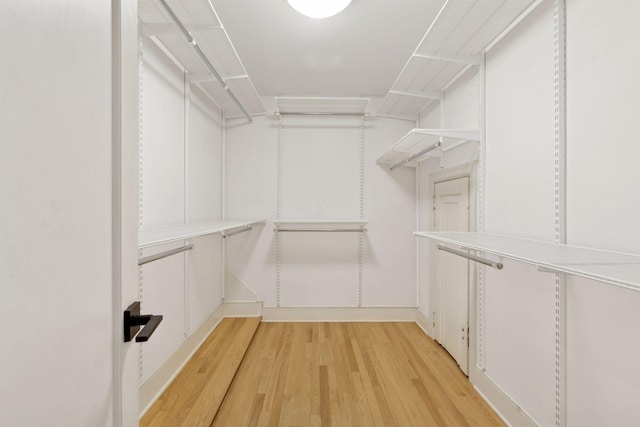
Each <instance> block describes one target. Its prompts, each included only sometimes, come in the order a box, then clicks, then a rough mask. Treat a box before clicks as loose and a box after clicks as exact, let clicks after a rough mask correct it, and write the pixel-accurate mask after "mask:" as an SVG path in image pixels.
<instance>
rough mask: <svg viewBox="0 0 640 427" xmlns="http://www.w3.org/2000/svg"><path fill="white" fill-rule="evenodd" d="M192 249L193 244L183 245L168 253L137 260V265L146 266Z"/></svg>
mask: <svg viewBox="0 0 640 427" xmlns="http://www.w3.org/2000/svg"><path fill="white" fill-rule="evenodd" d="M191 249H193V243H190V244H188V245H185V246H183V247H181V248H176V249H169V250H168V251H164V252H160V253H159V254H155V255H149V256H146V257H144V258H140V259H139V260H138V265H143V264H148V263H150V262H153V261H157V260H159V259H162V258H166V257H168V256H171V255H175V254H179V253H180V252H185V251H190V250H191Z"/></svg>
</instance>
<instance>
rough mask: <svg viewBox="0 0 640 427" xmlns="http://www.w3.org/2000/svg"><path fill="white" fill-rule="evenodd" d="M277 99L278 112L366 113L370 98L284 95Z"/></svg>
mask: <svg viewBox="0 0 640 427" xmlns="http://www.w3.org/2000/svg"><path fill="white" fill-rule="evenodd" d="M275 99H276V109H277V110H276V113H278V114H287V113H289V114H352V115H362V116H364V115H366V114H367V106H368V105H369V98H342V97H282V96H278V97H276V98H275Z"/></svg>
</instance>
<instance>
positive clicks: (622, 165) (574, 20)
mask: <svg viewBox="0 0 640 427" xmlns="http://www.w3.org/2000/svg"><path fill="white" fill-rule="evenodd" d="M638 16H640V5H639V4H638V3H637V2H629V1H624V0H616V1H610V2H606V3H602V2H588V1H569V2H568V4H567V32H568V49H567V80H568V84H567V126H568V127H567V240H568V243H570V244H575V245H581V246H591V247H597V248H601V249H607V250H613V251H621V252H631V253H636V254H637V253H640V240H639V239H638V237H639V236H640V221H638V217H639V213H640V202H639V200H640V198H639V197H638V195H639V190H638V189H639V188H640V174H638V173H637V172H636V171H637V159H638V158H640V145H639V144H638V143H637V138H636V137H635V136H634V129H635V126H636V125H637V123H638V113H639V112H640V110H639V109H638V103H637V100H638V98H639V97H640V81H639V80H638V73H637V70H638V67H639V66H640V60H639V59H638V58H639V57H640V47H639V46H638V43H637V41H638V40H640V27H638V25H637V17H638ZM639 306H640V294H638V293H637V292H631V291H627V290H622V289H615V288H612V287H610V286H607V285H603V284H599V283H596V282H592V281H588V280H583V279H579V278H573V277H571V278H569V279H568V281H567V328H568V332H567V346H568V347H567V365H568V370H567V376H568V377H567V395H568V413H567V420H568V424H569V425H572V426H578V425H583V426H594V425H605V424H606V425H619V426H630V425H638V424H640V413H639V412H638V410H637V404H636V403H637V399H635V397H637V396H638V395H640V371H639V370H638V369H635V366H637V362H636V359H637V357H636V356H637V354H638V353H640V340H639V339H638V338H637V337H638V333H637V327H636V326H637V325H638V324H640V313H639V312H638V307H639Z"/></svg>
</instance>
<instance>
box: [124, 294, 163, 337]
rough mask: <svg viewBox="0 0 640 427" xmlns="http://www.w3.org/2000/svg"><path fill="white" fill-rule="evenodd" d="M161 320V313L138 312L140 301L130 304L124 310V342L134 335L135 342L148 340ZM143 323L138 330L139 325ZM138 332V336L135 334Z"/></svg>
mask: <svg viewBox="0 0 640 427" xmlns="http://www.w3.org/2000/svg"><path fill="white" fill-rule="evenodd" d="M160 322H162V315H153V314H142V315H141V314H140V301H136V302H134V303H133V304H131V305H130V306H129V307H127V309H126V310H125V311H124V342H129V341H131V340H132V339H133V337H136V342H146V341H149V338H150V337H151V335H153V332H154V331H155V330H156V328H157V327H158V325H159V324H160ZM142 325H145V326H144V328H142V331H141V332H140V333H139V334H138V331H140V326H142ZM136 334H138V336H136Z"/></svg>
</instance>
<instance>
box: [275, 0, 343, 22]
mask: <svg viewBox="0 0 640 427" xmlns="http://www.w3.org/2000/svg"><path fill="white" fill-rule="evenodd" d="M287 1H288V2H289V5H290V6H291V7H292V8H294V9H295V10H297V11H298V12H300V13H301V14H303V15H305V16H308V17H310V18H315V19H321V18H328V17H330V16H333V15H337V14H338V13H340V12H342V11H343V10H344V9H345V8H346V7H347V6H349V3H351V0H287Z"/></svg>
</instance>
